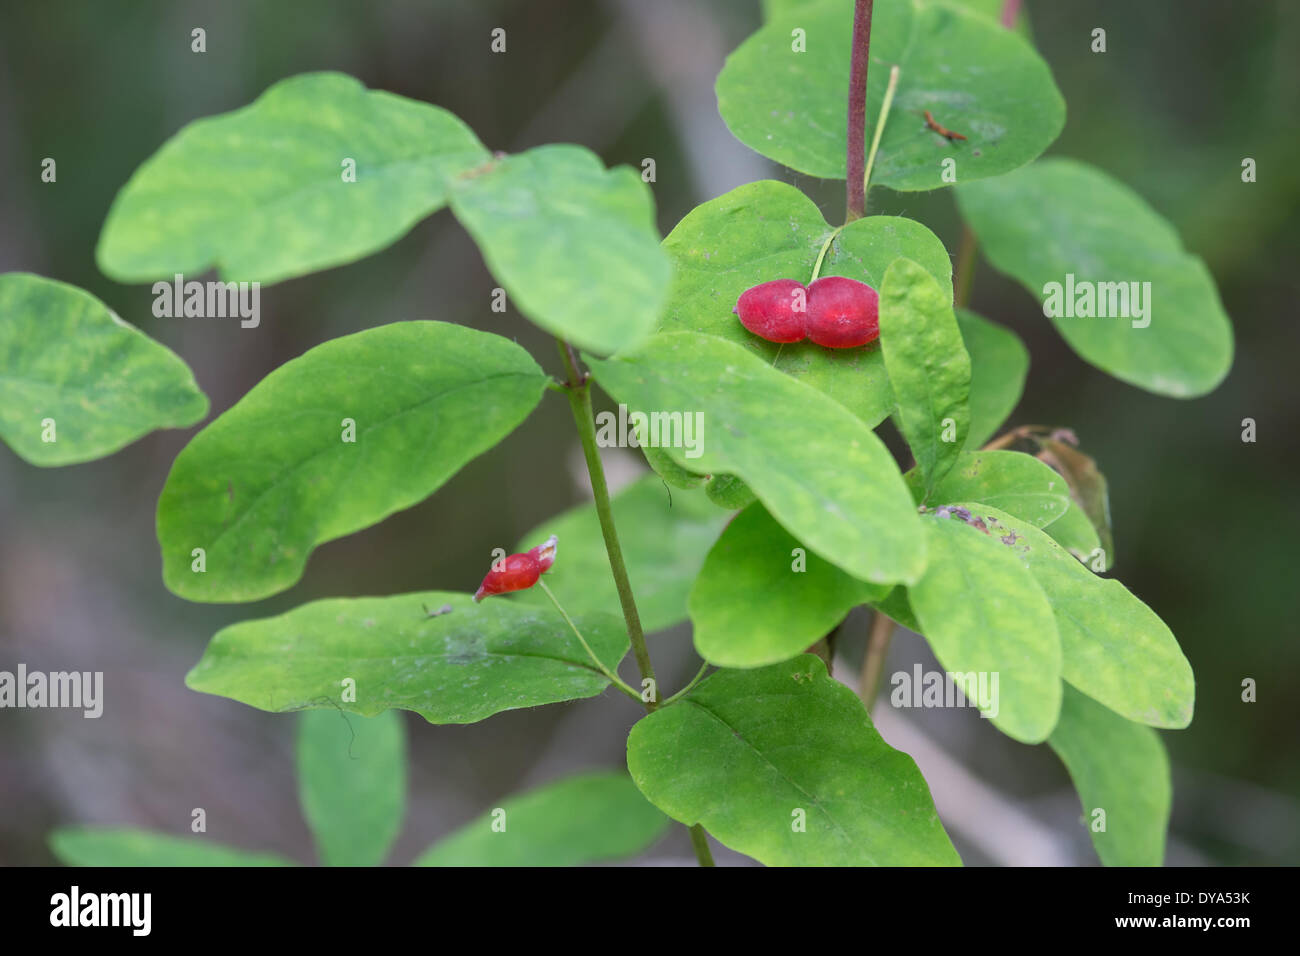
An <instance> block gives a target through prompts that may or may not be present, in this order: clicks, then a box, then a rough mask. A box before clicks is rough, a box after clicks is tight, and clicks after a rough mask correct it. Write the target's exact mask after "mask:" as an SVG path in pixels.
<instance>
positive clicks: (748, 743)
mask: <svg viewBox="0 0 1300 956" xmlns="http://www.w3.org/2000/svg"><path fill="white" fill-rule="evenodd" d="M627 765H628V769H629V770H631V771H632V779H633V780H635V781H636V784H637V786H638V787H640V788H641V792H642V793H644V794H645V795H646V797H647V798H649V800H650V802H651V803H653V804H654V805H655V806H657V807H659V809H661V810H663V811H664V812H665V813H667V814H668V815H669V816H670V817H672V818H673V819H675V820H680V821H681V822H682V823H685V824H686V825H688V826H690V825H693V824H696V823H701V824H703V825H704V827H705V829H706V830H708V831H709V833H711V834H712V835H713V836H714V837H716V838H717V839H718V840H720V841H721V842H722V843H724V844H726V845H727V846H729V847H731V849H733V850H736V851H738V852H740V853H745V854H748V855H749V856H752V857H754V858H755V859H756V860H759V861H760V862H762V863H765V864H767V865H768V866H952V865H958V864H960V863H961V859H960V858H959V857H958V856H957V851H956V850H954V849H953V846H952V843H951V842H950V841H949V840H948V835H947V834H946V833H945V832H944V830H943V825H942V824H941V823H940V822H939V817H938V815H937V814H936V813H935V809H934V802H933V801H932V800H931V798H930V791H929V788H928V787H927V786H926V783H925V780H924V779H923V778H922V777H921V773H920V771H919V770H917V769H916V764H915V763H913V761H912V758H911V757H909V756H908V755H907V754H905V753H900V752H899V751H897V750H894V749H893V748H891V747H890V746H889V745H888V744H886V743H885V742H884V740H882V739H881V738H880V735H879V734H878V733H876V730H875V728H874V727H873V726H872V725H871V720H870V719H869V718H868V717H867V712H866V711H865V710H864V709H863V707H862V702H861V701H860V700H858V697H857V695H856V694H854V693H853V692H852V691H851V690H849V689H848V688H847V687H845V686H844V685H843V684H840V683H839V682H837V681H834V680H832V679H831V678H830V677H828V676H827V675H826V666H825V665H824V664H823V663H822V662H821V659H820V658H817V657H814V656H812V655H811V654H804V655H802V656H800V657H798V658H796V659H795V660H792V661H786V662H785V663H782V664H774V665H772V666H771V667H764V668H760V669H759V670H749V671H732V670H723V671H718V672H717V673H715V674H712V675H710V676H709V677H707V678H705V679H704V680H703V681H701V682H700V683H699V684H698V685H696V687H695V688H694V689H693V690H692V691H691V692H690V693H689V694H687V695H686V696H685V697H683V698H681V699H680V700H678V701H676V702H674V703H673V704H670V705H669V706H667V707H662V708H660V709H659V710H657V711H655V712H654V713H653V714H650V715H649V716H647V717H645V718H643V719H642V720H641V721H640V722H639V723H637V725H636V726H635V727H633V728H632V733H631V734H630V735H629V736H628V740H627ZM801 823H802V827H801V826H800V825H799V824H801Z"/></svg>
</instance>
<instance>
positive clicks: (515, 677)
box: [185, 591, 628, 724]
mask: <svg viewBox="0 0 1300 956" xmlns="http://www.w3.org/2000/svg"><path fill="white" fill-rule="evenodd" d="M446 606H450V608H451V609H450V610H449V611H444V608H445V607H446ZM439 612H442V613H439ZM571 616H572V617H573V619H574V622H575V623H576V624H577V626H578V628H579V630H581V631H582V633H583V636H584V637H586V639H587V643H589V644H590V645H591V648H592V650H593V651H594V652H595V653H596V654H597V655H598V656H599V657H600V659H601V661H603V662H604V664H605V665H606V666H607V667H609V668H610V669H613V668H615V667H617V665H618V662H619V661H620V660H622V658H623V655H624V654H626V653H627V648H628V639H627V631H626V630H625V629H624V627H623V624H622V622H621V621H619V620H618V619H617V618H614V617H612V616H610V615H608V614H603V613H599V612H597V613H588V614H577V615H571ZM185 684H186V686H187V687H189V688H190V689H191V690H197V691H200V692H202V693H205V694H217V695H219V696H221V697H229V698H232V699H233V700H238V701H241V702H243V703H245V704H248V705H249V706H250V707H256V708H258V709H259V710H268V711H274V712H280V711H289V710H304V709H307V708H313V707H319V708H329V709H331V710H344V711H346V712H348V713H351V714H361V715H362V716H365V717H370V716H373V715H375V714H378V713H380V712H381V711H384V710H388V709H390V708H397V709H400V710H413V711H415V712H416V713H417V714H419V715H420V716H421V717H423V718H424V719H425V720H427V721H429V723H431V724H472V723H474V722H475V721H479V720H482V719H484V718H485V717H491V716H492V715H493V714H496V713H500V712H501V711H503V710H515V709H518V708H520V707H535V706H537V705H538V704H552V703H557V702H559V701H564V700H577V699H578V698H580V697H594V696H596V695H597V694H599V693H600V692H601V691H602V690H604V689H605V688H606V687H608V686H609V679H608V678H606V677H605V675H604V674H602V673H600V671H599V670H597V668H596V665H595V664H594V663H592V660H591V658H590V657H589V656H587V652H586V651H585V650H583V647H582V645H581V644H580V643H579V642H578V640H577V638H576V637H574V635H573V632H572V631H570V630H569V627H568V625H567V624H565V622H564V619H563V618H561V617H560V615H559V614H557V613H556V611H555V609H554V608H553V607H552V608H550V609H549V610H547V609H543V608H537V607H530V606H528V605H525V604H520V603H517V602H513V601H506V600H502V599H501V598H487V599H485V600H484V601H483V602H482V603H480V604H475V603H474V601H473V600H472V599H471V597H470V595H468V594H457V593H454V592H449V591H428V592H421V593H417V594H400V595H397V596H394V597H383V598H332V599H329V600H325V601H313V602H312V603H310V604H304V605H302V606H301V607H297V608H294V609H293V610H292V611H289V612H287V613H285V614H281V615H279V616H278V617H269V618H263V619H261V620H255V621H242V622H240V623H238V624H232V625H231V626H230V627H227V628H223V629H222V630H221V631H219V632H217V635H216V636H215V637H214V638H213V639H212V641H211V642H210V643H209V644H208V648H207V650H206V651H205V652H204V654H203V658H202V660H200V661H199V662H198V664H196V665H195V666H194V668H193V669H192V670H191V671H190V672H189V674H187V675H186V677H185ZM335 716H337V714H336V715H335Z"/></svg>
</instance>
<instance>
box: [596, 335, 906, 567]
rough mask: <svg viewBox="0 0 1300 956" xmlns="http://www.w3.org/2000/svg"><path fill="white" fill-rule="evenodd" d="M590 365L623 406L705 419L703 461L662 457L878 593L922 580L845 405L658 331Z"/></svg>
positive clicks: (721, 347) (896, 483)
mask: <svg viewBox="0 0 1300 956" xmlns="http://www.w3.org/2000/svg"><path fill="white" fill-rule="evenodd" d="M590 364H591V367H592V371H593V373H594V374H595V376H596V380H597V381H598V382H599V383H600V385H601V387H602V388H604V389H605V390H606V391H607V392H609V393H610V394H611V395H613V396H614V397H615V398H617V399H618V400H619V401H621V402H623V403H625V404H626V405H627V406H628V407H629V408H632V409H643V410H659V411H674V410H685V411H692V410H694V411H699V412H701V413H702V415H703V423H704V427H703V429H702V431H701V432H700V433H699V434H700V437H701V444H700V450H701V451H702V454H701V455H700V457H699V458H695V459H687V458H686V457H685V455H684V454H683V451H684V450H683V449H679V448H669V449H668V452H669V454H670V455H671V456H672V457H673V459H674V460H676V461H677V462H678V464H681V465H687V464H689V465H690V467H691V468H692V469H696V470H699V471H702V472H706V473H710V474H718V473H722V474H730V475H735V476H737V477H738V478H740V479H741V480H742V481H744V482H745V483H746V484H747V485H749V487H750V488H752V489H753V491H754V494H756V495H757V496H758V499H759V500H760V501H762V502H763V505H764V506H765V507H766V508H767V510H768V512H770V513H771V515H772V517H774V518H775V519H776V520H777V521H778V522H779V523H780V524H781V525H782V527H784V528H785V529H786V530H787V531H788V532H790V534H792V535H794V536H795V537H796V538H798V539H799V540H800V541H802V542H803V543H804V545H805V546H806V547H808V548H809V549H810V550H812V551H815V552H816V553H817V554H819V555H821V556H822V557H823V558H825V559H826V560H828V561H830V562H831V563H833V564H835V565H837V566H838V567H840V568H842V569H843V570H845V571H847V572H848V573H850V574H852V575H853V576H854V577H857V578H861V579H863V580H866V581H872V582H875V583H878V584H887V583H896V582H910V581H914V580H916V578H917V577H918V576H919V575H920V573H921V571H922V569H923V568H924V566H925V545H924V542H923V540H922V535H921V533H920V525H919V523H918V519H917V515H916V508H915V506H914V505H913V504H912V500H911V496H910V495H909V494H908V492H907V486H906V485H905V484H904V483H903V481H902V478H901V476H900V475H899V473H898V467H897V466H896V465H895V464H894V460H893V458H892V457H891V456H890V454H889V452H888V451H887V450H886V448H885V446H884V444H883V443H882V442H881V441H880V439H879V438H877V437H876V435H875V434H874V433H873V432H872V431H871V430H870V429H869V428H868V427H867V426H866V425H865V424H864V423H863V422H862V420H861V419H859V418H857V417H855V416H854V415H853V414H852V413H851V412H849V411H848V410H847V409H845V408H844V407H843V406H842V405H839V404H837V403H835V402H833V401H831V400H830V399H828V398H827V397H826V396H824V395H823V394H821V393H820V392H818V391H816V390H815V389H813V388H810V387H809V386H807V385H804V384H802V383H800V382H797V381H795V380H794V379H792V378H790V377H789V376H787V375H782V374H781V373H780V372H777V371H775V370H774V369H772V368H771V367H769V366H768V365H767V364H766V363H765V362H763V361H762V360H761V359H759V358H757V357H756V356H754V355H753V354H752V353H750V352H748V351H746V350H745V349H744V348H742V347H741V346H739V345H735V344H733V343H731V342H727V341H724V340H723V339H720V338H715V337H714V336H710V335H697V334H694V333H690V332H674V333H667V334H661V335H657V336H654V337H653V338H652V339H650V340H649V341H648V342H647V343H645V344H644V345H643V346H642V347H641V348H639V349H637V350H636V351H635V352H632V353H627V354H624V355H620V356H618V357H616V358H613V359H609V360H605V361H597V360H590Z"/></svg>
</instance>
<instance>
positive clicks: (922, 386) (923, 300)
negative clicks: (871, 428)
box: [880, 258, 971, 499]
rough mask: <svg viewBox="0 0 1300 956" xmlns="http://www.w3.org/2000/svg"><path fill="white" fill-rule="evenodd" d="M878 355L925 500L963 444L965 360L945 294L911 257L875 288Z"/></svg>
mask: <svg viewBox="0 0 1300 956" xmlns="http://www.w3.org/2000/svg"><path fill="white" fill-rule="evenodd" d="M880 351H881V353H882V354H883V355H884V357H885V368H886V369H887V370H888V371H889V379H890V381H891V382H892V383H893V388H894V398H895V399H896V400H897V402H898V413H897V416H896V419H895V420H896V421H897V422H898V426H899V430H900V431H901V432H902V433H903V437H904V438H906V439H907V444H908V447H909V448H911V450H912V455H913V457H915V458H916V462H917V467H918V468H919V469H920V471H921V483H922V486H923V487H924V488H925V497H926V498H927V499H928V498H929V497H930V494H931V493H932V492H933V490H934V487H935V485H937V484H938V483H939V482H940V481H942V480H943V477H944V476H945V475H946V474H948V472H949V471H950V470H951V469H952V466H953V465H954V464H955V463H956V461H957V456H958V455H960V454H961V450H962V448H963V447H964V446H965V444H966V434H967V432H968V431H969V430H970V382H971V363H970V356H969V355H968V354H966V346H965V345H964V344H963V343H962V337H961V329H959V328H958V327H957V317H956V316H955V315H954V314H953V311H952V296H951V293H950V292H949V291H948V290H946V289H944V288H943V286H942V285H941V284H940V283H938V282H936V281H935V279H934V277H933V276H932V275H930V274H929V273H928V272H927V271H926V270H925V269H924V268H923V267H922V266H921V265H920V264H918V263H916V262H913V261H911V260H910V259H902V258H900V259H897V260H895V261H894V263H893V265H891V266H890V267H889V271H888V272H887V273H886V275H885V282H884V284H883V286H882V287H881V289H880Z"/></svg>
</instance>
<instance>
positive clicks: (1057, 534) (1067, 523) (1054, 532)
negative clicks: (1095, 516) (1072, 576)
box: [1043, 501, 1113, 571]
mask: <svg viewBox="0 0 1300 956" xmlns="http://www.w3.org/2000/svg"><path fill="white" fill-rule="evenodd" d="M1043 530H1045V531H1046V532H1047V534H1048V535H1049V536H1050V537H1051V539H1052V540H1053V541H1055V542H1056V543H1057V544H1059V545H1060V546H1061V547H1063V548H1064V549H1065V550H1066V551H1069V552H1070V554H1072V555H1074V557H1076V558H1078V559H1079V560H1080V561H1082V562H1084V563H1085V564H1087V565H1088V566H1089V567H1091V568H1092V570H1094V571H1108V570H1110V565H1109V564H1106V563H1105V562H1106V560H1107V559H1111V560H1113V559H1112V558H1111V557H1110V555H1109V554H1102V553H1101V552H1100V549H1101V540H1100V539H1099V538H1098V537H1097V529H1096V528H1094V527H1093V526H1092V522H1091V521H1089V520H1088V516H1087V515H1086V514H1084V513H1083V509H1082V508H1080V507H1079V505H1078V503H1077V502H1074V501H1071V502H1070V506H1069V507H1068V508H1066V509H1065V513H1064V514H1062V515H1061V517H1059V518H1057V519H1056V520H1055V521H1053V522H1052V523H1051V524H1050V525H1048V526H1047V527H1046V528H1044V529H1043ZM1098 559H1101V560H1098Z"/></svg>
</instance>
